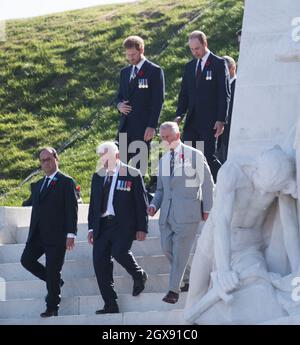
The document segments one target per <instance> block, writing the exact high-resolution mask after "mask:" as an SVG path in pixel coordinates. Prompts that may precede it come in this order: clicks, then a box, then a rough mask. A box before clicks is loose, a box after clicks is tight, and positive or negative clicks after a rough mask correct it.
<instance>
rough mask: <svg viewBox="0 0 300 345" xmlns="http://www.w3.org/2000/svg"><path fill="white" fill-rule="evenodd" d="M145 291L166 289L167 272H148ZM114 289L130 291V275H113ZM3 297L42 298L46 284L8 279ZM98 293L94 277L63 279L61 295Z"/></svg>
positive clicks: (91, 294) (131, 284)
mask: <svg viewBox="0 0 300 345" xmlns="http://www.w3.org/2000/svg"><path fill="white" fill-rule="evenodd" d="M148 276H149V278H148V280H147V283H146V286H145V290H144V291H145V292H166V291H167V290H168V283H169V274H165V273H164V274H149V275H148ZM114 282H115V289H116V291H117V292H118V293H125V294H126V293H129V294H131V293H132V287H133V280H132V278H131V276H129V275H128V274H126V276H115V277H114ZM2 289H3V290H5V299H6V300H9V299H23V298H43V297H45V295H46V294H47V291H46V285H45V283H44V282H43V281H40V280H38V279H36V280H28V281H8V282H5V286H4V287H3V288H2ZM98 294H99V288H98V284H97V281H96V278H95V277H89V278H77V279H76V278H75V279H72V280H65V285H64V286H63V288H62V294H61V295H62V297H73V296H93V295H98Z"/></svg>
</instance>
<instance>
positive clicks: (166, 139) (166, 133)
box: [160, 128, 180, 150]
mask: <svg viewBox="0 0 300 345" xmlns="http://www.w3.org/2000/svg"><path fill="white" fill-rule="evenodd" d="M160 137H161V140H162V143H163V145H164V147H165V148H166V149H168V150H170V149H174V148H175V147H176V146H177V144H178V142H179V140H180V133H174V132H173V131H172V130H171V129H170V128H163V129H161V130H160Z"/></svg>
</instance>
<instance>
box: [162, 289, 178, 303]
mask: <svg viewBox="0 0 300 345" xmlns="http://www.w3.org/2000/svg"><path fill="white" fill-rule="evenodd" d="M178 298H179V293H177V292H173V291H169V292H168V293H167V294H166V296H165V297H164V298H163V299H162V300H163V301H164V302H166V303H171V304H174V303H176V302H177V301H178Z"/></svg>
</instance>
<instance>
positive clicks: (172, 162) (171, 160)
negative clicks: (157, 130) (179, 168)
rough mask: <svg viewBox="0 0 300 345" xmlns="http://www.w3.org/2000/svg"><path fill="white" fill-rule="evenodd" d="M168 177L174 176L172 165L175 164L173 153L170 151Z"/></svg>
mask: <svg viewBox="0 0 300 345" xmlns="http://www.w3.org/2000/svg"><path fill="white" fill-rule="evenodd" d="M170 156H171V157H170V176H173V175H174V164H175V152H174V150H170Z"/></svg>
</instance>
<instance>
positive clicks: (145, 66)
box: [129, 60, 149, 97]
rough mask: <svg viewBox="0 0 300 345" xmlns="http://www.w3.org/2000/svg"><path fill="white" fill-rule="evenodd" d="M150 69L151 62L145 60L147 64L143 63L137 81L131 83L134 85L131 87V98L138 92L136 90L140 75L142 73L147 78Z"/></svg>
mask: <svg viewBox="0 0 300 345" xmlns="http://www.w3.org/2000/svg"><path fill="white" fill-rule="evenodd" d="M148 68H149V62H148V61H147V60H145V62H144V63H143V65H142V67H141V69H140V70H139V71H138V74H137V76H136V77H135V79H134V80H133V81H132V82H131V83H132V84H131V85H130V87H129V97H130V96H131V95H132V94H133V93H134V92H135V91H136V89H138V80H139V75H140V74H141V73H142V74H143V77H144V78H145V77H146V74H147V70H148ZM130 71H131V70H130Z"/></svg>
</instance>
